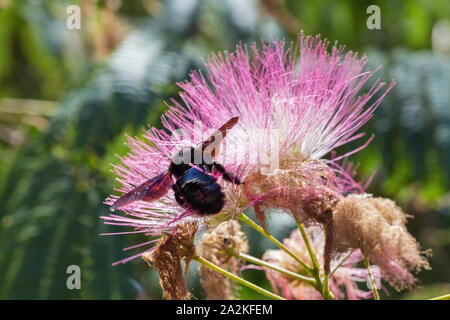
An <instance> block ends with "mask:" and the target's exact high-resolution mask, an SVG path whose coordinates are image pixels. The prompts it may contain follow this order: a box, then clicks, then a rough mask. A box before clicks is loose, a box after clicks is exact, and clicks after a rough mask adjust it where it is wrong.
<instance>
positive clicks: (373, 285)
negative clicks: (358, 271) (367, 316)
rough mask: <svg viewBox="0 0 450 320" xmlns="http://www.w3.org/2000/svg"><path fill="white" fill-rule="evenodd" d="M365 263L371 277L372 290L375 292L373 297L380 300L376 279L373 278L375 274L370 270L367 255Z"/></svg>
mask: <svg viewBox="0 0 450 320" xmlns="http://www.w3.org/2000/svg"><path fill="white" fill-rule="evenodd" d="M363 260H364V265H365V266H366V269H367V273H368V275H369V279H370V284H371V285H372V292H373V298H374V299H375V300H380V296H379V295H378V290H377V286H376V284H375V280H374V279H373V275H372V272H371V271H370V263H369V259H367V258H366V257H364V259H363Z"/></svg>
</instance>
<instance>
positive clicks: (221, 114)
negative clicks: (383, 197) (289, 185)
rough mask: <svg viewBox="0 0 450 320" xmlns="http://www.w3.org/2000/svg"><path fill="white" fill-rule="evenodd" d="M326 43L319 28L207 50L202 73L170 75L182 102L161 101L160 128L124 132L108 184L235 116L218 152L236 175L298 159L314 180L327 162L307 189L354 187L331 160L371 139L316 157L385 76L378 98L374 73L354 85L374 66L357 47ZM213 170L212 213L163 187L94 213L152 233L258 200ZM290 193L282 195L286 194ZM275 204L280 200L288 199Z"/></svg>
mask: <svg viewBox="0 0 450 320" xmlns="http://www.w3.org/2000/svg"><path fill="white" fill-rule="evenodd" d="M328 46H329V43H328V42H327V41H323V40H321V39H320V36H315V37H303V36H300V37H299V38H298V40H297V42H296V44H295V45H293V44H291V45H290V46H287V45H286V44H285V42H284V41H273V42H271V43H268V44H265V43H262V44H261V45H260V46H257V45H256V44H254V45H252V46H251V47H249V48H248V47H246V46H242V45H239V46H237V48H236V50H235V51H234V52H232V53H228V52H225V53H219V54H218V55H213V56H212V57H211V58H210V59H209V61H208V62H207V63H205V69H206V72H205V73H201V72H198V71H194V72H192V74H191V76H190V80H189V81H186V82H183V83H179V84H178V85H179V86H180V88H181V89H182V90H183V92H181V93H180V97H181V100H182V103H181V102H177V101H175V100H172V105H168V108H169V110H168V111H167V112H166V113H165V114H164V116H163V117H162V119H161V121H162V124H163V126H164V129H163V130H158V129H155V128H149V129H148V130H147V131H146V133H145V134H144V135H143V137H142V138H141V139H138V138H132V137H128V146H129V147H130V152H129V153H128V154H127V155H126V156H125V157H123V158H122V157H121V158H120V164H117V165H113V171H114V173H116V175H117V176H118V178H117V180H118V181H119V182H120V183H121V186H120V187H119V188H118V189H116V191H117V192H118V193H120V194H124V193H126V192H129V191H130V190H132V189H133V188H135V187H137V186H138V185H140V184H142V183H143V182H145V181H146V180H148V179H150V178H152V177H154V176H156V175H158V174H159V173H161V172H163V171H164V170H167V168H168V167H169V164H170V161H171V157H172V155H173V154H174V152H177V151H178V150H180V148H182V147H184V146H190V145H197V144H199V143H201V141H203V140H204V139H206V138H207V137H208V136H209V135H210V134H211V133H213V132H214V131H215V130H216V129H217V128H219V127H220V126H221V125H223V124H224V123H225V122H227V121H228V120H229V119H230V118H232V117H236V116H237V117H239V122H238V123H237V124H236V125H235V126H234V127H233V129H232V130H230V132H229V133H228V135H227V137H226V139H225V140H224V142H223V143H222V152H221V153H220V155H219V156H218V157H217V161H218V162H220V163H221V164H223V165H224V167H225V169H226V170H228V171H229V172H231V173H233V174H234V175H236V176H238V177H239V178H240V179H241V181H244V180H245V179H249V176H251V175H253V174H262V175H270V174H272V175H274V174H275V175H276V174H277V172H278V171H277V170H284V169H286V168H290V167H292V165H293V163H298V162H302V161H303V162H304V163H306V167H305V168H309V167H312V171H309V169H308V170H307V171H308V172H309V173H308V175H310V176H312V179H313V180H317V179H320V177H321V174H320V172H319V171H320V170H317V167H320V168H323V169H324V171H326V177H325V178H322V179H326V181H325V180H324V182H323V183H322V185H323V186H322V187H320V186H319V187H318V188H315V186H313V185H311V184H309V187H305V188H306V189H307V188H309V191H310V192H308V193H307V194H309V197H314V195H316V196H319V195H320V196H322V195H323V194H328V193H329V194H330V195H333V196H336V197H339V195H341V194H342V193H343V192H345V191H347V190H349V189H352V190H353V189H354V187H355V186H354V181H353V180H352V179H351V177H350V179H349V177H348V176H345V175H343V173H345V170H343V169H341V167H340V166H339V163H338V161H339V160H340V159H342V158H345V157H347V156H349V155H350V154H352V153H354V152H357V151H358V150H360V149H362V148H364V147H365V146H366V145H367V143H368V142H369V141H370V139H369V141H367V142H366V143H364V144H363V145H362V146H361V147H359V148H357V149H355V150H353V151H351V152H349V153H347V154H345V155H341V156H340V157H336V158H334V159H332V160H322V158H323V157H324V156H325V155H327V154H328V153H329V152H330V151H332V150H333V149H335V148H337V147H339V146H342V145H344V144H346V143H348V142H350V141H353V140H355V139H358V138H360V137H362V136H363V134H357V133H356V132H357V130H358V129H359V128H360V127H361V126H362V125H363V124H364V123H366V122H367V121H368V120H369V119H370V118H371V117H372V115H373V112H374V110H375V109H376V108H377V106H378V105H379V104H380V102H381V100H382V99H383V97H384V95H385V94H386V93H387V92H388V91H389V90H390V89H391V88H392V84H391V85H390V86H389V87H388V88H387V90H385V91H384V92H382V93H381V94H379V96H378V97H377V98H374V95H375V94H376V93H377V92H379V91H380V89H381V87H382V86H383V84H382V83H380V82H379V81H378V80H377V81H375V82H374V84H373V85H372V86H371V88H370V89H369V91H368V92H367V93H364V94H360V91H361V89H362V87H363V86H364V85H365V84H366V83H367V82H368V80H369V79H370V78H371V77H372V76H373V75H374V72H375V71H370V70H367V69H366V68H365V65H366V62H367V60H366V58H365V57H362V58H358V56H357V54H356V53H352V52H348V53H345V54H344V48H343V47H332V48H331V49H330V51H328V50H327V48H328ZM372 98H374V99H372ZM180 132H181V134H180ZM310 161H312V162H310ZM314 163H317V164H318V165H317V166H315V165H314ZM305 172H306V171H305ZM217 177H218V178H219V184H220V185H221V186H222V189H223V192H224V193H225V197H226V199H225V206H224V207H223V209H222V211H221V213H219V214H218V215H214V216H207V217H204V216H199V215H197V214H195V213H192V212H189V210H186V209H184V208H182V207H180V205H178V203H177V202H176V201H175V199H174V194H173V192H172V191H171V190H170V191H169V192H168V194H167V195H166V196H164V197H162V198H160V199H158V200H156V201H153V202H144V201H136V202H133V203H130V204H127V205H125V206H124V207H122V208H120V209H121V210H122V211H123V212H124V213H125V214H126V215H125V216H122V215H115V214H111V215H109V216H107V217H102V218H103V219H104V220H106V222H105V223H108V224H114V225H121V226H129V227H133V228H134V229H135V230H134V231H130V232H127V233H143V234H146V235H151V236H158V235H160V234H161V233H162V232H167V231H170V230H171V229H172V228H173V227H174V226H175V225H176V224H178V223H180V222H185V221H192V220H199V222H200V227H201V226H202V225H205V224H206V223H211V221H212V220H226V219H228V218H229V217H231V216H233V215H236V214H239V213H240V212H242V211H243V210H245V209H246V208H248V207H249V206H252V205H254V204H255V203H257V202H258V203H260V204H261V203H263V202H264V195H259V197H260V198H258V197H257V196H256V195H255V196H253V195H252V194H249V193H247V194H246V193H245V192H244V190H243V188H242V186H239V185H235V184H231V183H227V182H224V181H223V179H222V178H221V177H219V176H217ZM258 181H259V180H258ZM263 184H264V183H263ZM305 186H307V184H305ZM258 187H260V186H258ZM279 188H280V185H279V184H274V185H268V191H273V190H278V189H279ZM281 188H285V187H284V186H281ZM263 189H264V188H263ZM294 194H297V193H295V192H294ZM117 198H118V196H117V195H111V196H110V197H109V198H107V199H106V201H105V203H106V204H108V205H112V204H113V203H114V202H115V201H116V199H117ZM291 200H292V199H289V197H286V201H287V202H290V201H291ZM266 204H270V203H266ZM281 207H282V209H286V208H287V207H288V205H286V206H285V207H284V208H283V206H281ZM141 245H142V246H145V245H151V243H150V242H149V243H144V244H141ZM138 246H139V245H138ZM136 247H137V246H136ZM137 256H139V255H137ZM128 260H129V259H125V260H124V261H123V262H126V261H128Z"/></svg>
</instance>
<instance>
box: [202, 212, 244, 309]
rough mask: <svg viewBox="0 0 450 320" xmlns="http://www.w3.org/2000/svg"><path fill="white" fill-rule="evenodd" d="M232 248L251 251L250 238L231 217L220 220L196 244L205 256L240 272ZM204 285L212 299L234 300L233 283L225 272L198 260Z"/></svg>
mask: <svg viewBox="0 0 450 320" xmlns="http://www.w3.org/2000/svg"><path fill="white" fill-rule="evenodd" d="M231 251H235V252H242V253H247V252H248V242H247V239H246V238H245V234H244V233H243V232H242V231H241V226H240V224H239V223H238V222H237V221H235V220H230V221H227V222H224V223H221V224H219V225H218V226H217V227H216V228H215V229H213V230H211V231H209V232H206V233H205V234H204V235H203V237H202V240H201V241H200V242H199V243H198V245H197V252H198V253H199V254H200V255H201V256H202V257H204V258H205V259H207V260H209V261H211V262H212V263H214V264H216V265H219V266H220V267H222V268H224V269H226V270H228V271H230V272H232V273H234V274H237V273H238V271H239V263H240V261H239V260H238V259H237V258H235V257H234V256H232V255H231ZM199 270H200V281H201V285H202V287H203V288H204V289H205V292H206V294H207V296H208V299H212V300H231V299H234V296H236V295H237V294H236V292H235V291H236V290H235V289H236V288H235V287H234V283H233V282H231V281H230V279H229V278H227V277H226V276H224V275H222V274H219V273H218V272H216V271H214V270H212V269H210V268H208V267H205V266H204V265H202V264H199Z"/></svg>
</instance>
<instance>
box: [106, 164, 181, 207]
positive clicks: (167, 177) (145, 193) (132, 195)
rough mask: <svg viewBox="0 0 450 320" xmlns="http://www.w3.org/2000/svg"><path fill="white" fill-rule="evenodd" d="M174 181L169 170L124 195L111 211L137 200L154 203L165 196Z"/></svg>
mask: <svg viewBox="0 0 450 320" xmlns="http://www.w3.org/2000/svg"><path fill="white" fill-rule="evenodd" d="M172 184H173V181H172V177H171V172H170V171H169V170H166V171H164V172H163V173H160V174H159V175H157V176H155V177H153V178H151V179H149V180H147V181H145V182H144V183H143V184H141V185H140V186H138V187H136V188H134V189H133V190H131V191H130V192H128V193H126V194H124V195H123V196H121V197H120V198H119V199H117V201H116V202H114V204H113V205H112V206H111V208H110V209H111V211H114V210H115V209H118V208H121V207H123V206H125V205H127V204H129V203H131V202H134V201H137V200H143V201H148V202H151V201H154V200H158V199H159V198H161V197H162V196H165V195H166V194H167V192H169V190H170V188H171V187H172Z"/></svg>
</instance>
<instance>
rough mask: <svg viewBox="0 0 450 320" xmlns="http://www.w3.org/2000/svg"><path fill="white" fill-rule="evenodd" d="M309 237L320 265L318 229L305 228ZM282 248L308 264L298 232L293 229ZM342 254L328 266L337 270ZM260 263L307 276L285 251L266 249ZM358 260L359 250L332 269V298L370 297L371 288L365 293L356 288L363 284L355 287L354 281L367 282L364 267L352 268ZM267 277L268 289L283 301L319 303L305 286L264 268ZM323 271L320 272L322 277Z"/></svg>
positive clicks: (320, 235)
mask: <svg viewBox="0 0 450 320" xmlns="http://www.w3.org/2000/svg"><path fill="white" fill-rule="evenodd" d="M306 232H307V234H308V235H309V239H310V244H311V248H312V249H313V251H314V252H315V253H316V255H317V257H318V260H319V263H320V265H322V264H323V261H321V260H322V257H323V247H324V236H323V231H322V229H321V228H318V227H314V226H313V227H308V228H307V229H306ZM283 243H284V245H285V246H286V247H288V248H289V249H290V250H292V252H294V254H296V256H298V257H300V259H301V260H302V261H304V262H307V263H309V264H311V261H310V256H309V253H308V250H307V248H306V246H305V243H304V241H303V239H302V237H301V234H300V231H299V230H294V231H293V232H292V233H291V235H290V237H289V238H287V239H285V240H284V241H283ZM345 256H346V255H339V256H335V259H334V260H333V262H332V267H333V268H334V267H337V266H338V264H340V262H341V261H342V259H344V258H345ZM263 260H265V261H267V262H269V263H271V264H273V265H276V266H278V267H281V268H284V269H287V270H289V271H292V272H295V273H298V274H303V275H307V273H306V271H305V270H304V269H303V267H302V266H301V265H300V264H299V263H298V262H297V261H295V260H294V259H293V258H292V257H290V256H289V255H288V254H287V253H286V252H284V251H282V250H267V251H266V252H265V253H264V255H263ZM361 260H362V257H361V254H360V251H358V250H357V251H354V252H353V253H351V254H350V256H348V258H346V259H345V260H344V262H343V263H342V265H340V266H339V268H337V269H336V271H335V272H334V273H333V275H332V277H331V278H330V279H329V287H330V290H331V291H332V292H333V293H334V295H335V297H336V299H345V298H347V299H349V300H357V299H367V298H370V297H371V296H372V291H371V289H369V288H367V291H364V290H362V289H360V287H363V286H364V285H361V286H358V282H365V283H367V280H368V273H367V270H366V269H364V268H357V267H356V265H357V264H358V262H360V261H361ZM265 272H266V275H267V278H268V279H269V281H270V283H271V285H272V288H273V289H274V291H275V292H276V293H277V294H278V292H279V291H280V290H281V293H282V295H283V296H284V297H285V298H286V299H295V300H321V299H323V297H322V295H321V294H320V293H319V292H318V291H317V290H316V289H315V288H313V287H311V286H310V285H309V284H306V283H303V282H299V281H298V280H296V279H293V278H291V277H289V276H287V275H284V274H282V273H279V272H276V271H273V270H271V269H268V268H265ZM323 272H324V270H323V269H322V270H321V273H322V274H323Z"/></svg>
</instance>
